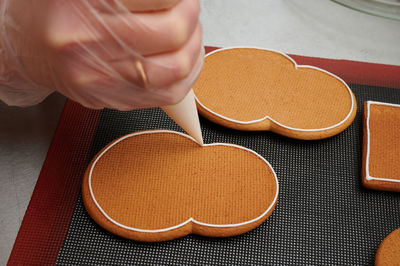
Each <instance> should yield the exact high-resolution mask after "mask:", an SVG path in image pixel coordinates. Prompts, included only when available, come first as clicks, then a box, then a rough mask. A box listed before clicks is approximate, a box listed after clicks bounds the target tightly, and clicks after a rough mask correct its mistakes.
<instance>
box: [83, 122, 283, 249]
mask: <svg viewBox="0 0 400 266" xmlns="http://www.w3.org/2000/svg"><path fill="white" fill-rule="evenodd" d="M82 197H83V202H84V205H85V207H86V209H87V211H88V213H89V215H90V216H91V217H92V218H93V219H94V220H95V221H96V223H98V224H99V225H100V226H102V227H103V228H105V229H106V230H108V231H110V232H112V233H114V234H116V235H119V236H122V237H125V238H129V239H133V240H138V241H145V242H156V241H165V240H171V239H175V238H178V237H182V236H185V235H188V234H198V235H203V236H210V237H226V236H233V235H238V234H242V233H245V232H247V231H250V230H251V229H253V228H255V227H257V226H258V225H260V224H261V223H262V222H263V221H265V220H266V219H267V218H268V217H269V216H270V215H271V213H272V211H273V210H274V208H275V205H276V202H277V199H278V180H277V178H276V175H275V172H274V170H273V169H272V167H271V166H270V164H269V163H268V162H267V161H266V160H265V159H264V158H262V157H261V156H260V155H258V154H256V153H255V152H254V151H251V150H249V149H247V148H244V147H241V146H237V145H234V144H218V143H215V144H205V145H204V146H200V145H199V144H198V143H197V142H195V141H194V139H192V138H191V137H189V136H188V135H185V134H182V133H178V132H174V131H167V130H155V131H142V132H136V133H132V134H129V135H126V136H124V137H121V138H119V139H117V140H115V141H114V142H112V143H110V144H109V145H108V146H106V147H105V148H104V149H103V150H102V151H100V152H99V153H98V154H97V155H96V156H95V157H94V159H93V160H92V162H91V163H90V165H89V166H88V168H87V171H86V173H85V176H84V179H83V184H82Z"/></svg>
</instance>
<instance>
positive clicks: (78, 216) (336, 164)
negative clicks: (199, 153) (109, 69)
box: [57, 84, 400, 265]
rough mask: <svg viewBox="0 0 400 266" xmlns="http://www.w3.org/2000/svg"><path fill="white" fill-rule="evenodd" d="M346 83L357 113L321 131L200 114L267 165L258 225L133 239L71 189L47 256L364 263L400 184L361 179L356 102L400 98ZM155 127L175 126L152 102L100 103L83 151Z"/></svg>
mask: <svg viewBox="0 0 400 266" xmlns="http://www.w3.org/2000/svg"><path fill="white" fill-rule="evenodd" d="M350 88H351V89H352V90H353V92H354V94H355V96H356V98H357V104H358V109H357V116H356V118H355V120H354V122H353V124H352V125H351V126H350V127H349V128H348V129H347V130H345V131H344V132H342V133H341V134H339V135H337V136H334V137H332V138H329V139H325V140H319V141H300V140H293V139H289V138H286V137H282V136H279V135H277V134H274V133H271V132H242V131H235V130H231V129H227V128H224V127H221V126H218V125H216V124H213V123H211V122H209V121H207V120H205V119H201V124H202V130H203V136H204V140H205V142H206V143H212V142H228V143H234V144H238V145H242V146H244V147H247V148H250V149H252V150H254V151H256V152H257V153H259V154H260V155H261V156H263V157H264V158H265V159H266V160H267V161H269V162H270V163H271V165H272V167H273V168H274V169H275V171H276V173H277V177H278V180H279V185H280V194H279V199H278V204H277V206H276V209H275V211H274V212H273V214H272V215H271V217H270V218H269V219H268V220H267V221H266V222H264V223H263V224H262V225H261V226H259V227H258V228H256V229H254V230H252V231H250V232H249V233H246V234H244V235H241V236H237V237H230V238H221V239H218V238H216V239H215V238H214V239H213V238H206V237H200V236H196V235H190V236H187V237H184V238H181V239H177V240H173V241H168V242H164V243H153V244H147V243H138V242H134V241H131V240H126V239H123V238H120V237H117V236H114V235H112V234H110V233H108V232H107V231H105V230H103V229H102V228H100V227H99V226H98V225H97V224H95V223H94V222H93V221H92V220H91V218H90V217H89V216H88V215H87V213H86V211H85V209H84V206H83V204H82V200H81V198H79V200H78V202H77V204H76V207H75V210H74V213H73V216H72V220H71V223H70V226H69V229H68V233H67V236H66V239H65V241H64V244H63V247H62V248H61V250H60V252H59V254H58V258H57V264H58V265H132V264H142V265H150V264H152V265H154V264H157V265H168V264H173V265H187V264H196V265H209V264H220V265H222V264H223V265H232V264H235V265H238V264H240V265H254V264H268V265H276V264H284V265H310V264H314V265H315V264H317V265H321V264H325V265H327V264H330V265H369V264H373V261H374V257H375V252H376V249H377V247H378V245H379V244H380V242H381V241H382V239H383V238H384V237H385V236H386V235H387V234H389V233H390V232H392V231H393V230H395V229H396V228H398V227H400V193H397V194H396V193H390V192H380V191H374V190H368V189H365V188H363V187H362V186H361V182H360V180H361V149H362V103H363V102H364V101H367V100H374V101H383V102H389V103H397V104H400V90H398V89H391V88H383V87H372V86H366V85H357V84H350ZM159 128H161V129H171V130H178V131H180V130H179V128H178V127H177V126H176V125H175V124H174V123H173V122H172V121H171V120H170V119H169V118H168V117H166V115H165V114H163V113H162V111H160V110H159V109H149V110H136V111H131V112H118V111H112V110H104V111H102V113H101V117H100V120H99V124H98V127H97V130H96V133H95V137H94V142H93V145H92V147H91V152H90V158H92V157H93V156H94V155H95V154H96V153H97V152H98V151H99V150H100V149H101V148H103V147H104V146H105V145H106V144H108V143H109V142H111V141H113V140H114V139H116V138H118V137H120V136H123V135H125V134H128V133H131V132H134V131H139V130H147V129H159ZM399 133H400V129H399ZM399 163H400V162H399Z"/></svg>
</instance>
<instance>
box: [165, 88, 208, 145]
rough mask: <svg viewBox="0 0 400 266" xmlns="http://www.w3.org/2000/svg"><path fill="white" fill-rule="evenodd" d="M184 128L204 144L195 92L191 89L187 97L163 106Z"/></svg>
mask: <svg viewBox="0 0 400 266" xmlns="http://www.w3.org/2000/svg"><path fill="white" fill-rule="evenodd" d="M161 109H163V111H164V112H165V113H166V114H167V115H169V117H171V118H172V119H173V120H174V121H175V123H177V124H178V125H179V126H180V127H181V128H182V129H183V130H185V131H186V133H188V134H189V135H190V136H191V137H193V138H194V139H195V140H196V141H197V142H198V143H199V144H200V145H203V135H202V134H201V128H200V121H199V114H198V112H197V108H196V102H195V100H194V92H193V90H190V91H189V92H188V94H186V96H185V98H183V100H182V101H180V102H179V103H177V104H174V105H168V106H163V107H161Z"/></svg>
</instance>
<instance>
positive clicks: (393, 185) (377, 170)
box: [362, 101, 400, 191]
mask: <svg viewBox="0 0 400 266" xmlns="http://www.w3.org/2000/svg"><path fill="white" fill-rule="evenodd" d="M363 122H364V123H363V133H364V134H363V166H362V183H363V185H364V186H365V187H368V188H371V189H377V190H389V191H400V105H396V104H390V103H382V102H374V101H368V102H365V103H364V121H363Z"/></svg>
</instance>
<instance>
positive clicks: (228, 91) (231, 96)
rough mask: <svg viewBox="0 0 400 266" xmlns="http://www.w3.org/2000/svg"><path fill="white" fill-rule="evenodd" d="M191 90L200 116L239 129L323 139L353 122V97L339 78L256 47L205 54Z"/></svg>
mask: <svg viewBox="0 0 400 266" xmlns="http://www.w3.org/2000/svg"><path fill="white" fill-rule="evenodd" d="M193 90H194V92H195V95H196V101H197V106H198V109H199V113H200V114H201V115H202V116H204V117H205V118H207V119H209V120H211V121H213V122H215V123H217V124H220V125H222V126H226V127H229V128H233V129H238V130H251V131H260V130H270V131H273V132H275V133H278V134H281V135H284V136H287V137H292V138H297V139H306V140H312V139H322V138H327V137H330V136H333V135H336V134H338V133H340V132H342V131H343V130H345V129H346V128H347V127H348V126H349V125H350V124H351V123H352V121H353V120H354V117H355V115H356V109H357V104H356V101H355V97H354V94H353V93H352V91H351V90H350V88H349V87H348V86H347V84H346V83H345V82H344V81H343V80H342V79H340V78H339V77H337V76H335V75H333V74H331V73H329V72H327V71H325V70H322V69H319V68H317V67H313V66H301V65H297V64H296V62H295V61H294V60H293V59H291V58H290V57H289V56H287V55H285V54H282V53H280V52H277V51H272V50H266V49H260V48H241V47H237V48H224V49H219V50H215V51H213V52H211V53H209V54H208V55H207V56H206V58H205V63H204V68H203V70H202V72H201V74H200V77H199V79H198V80H197V82H196V83H195V85H194V87H193Z"/></svg>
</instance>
